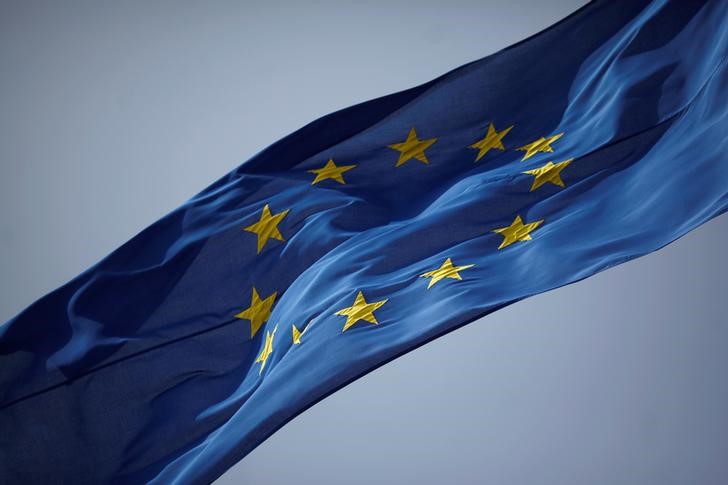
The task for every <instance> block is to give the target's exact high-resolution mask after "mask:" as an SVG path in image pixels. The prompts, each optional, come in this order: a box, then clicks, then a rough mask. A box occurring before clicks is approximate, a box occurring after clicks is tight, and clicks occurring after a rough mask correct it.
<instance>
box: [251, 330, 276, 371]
mask: <svg viewBox="0 0 728 485" xmlns="http://www.w3.org/2000/svg"><path fill="white" fill-rule="evenodd" d="M276 330H278V325H276V326H275V328H273V332H272V333H271V332H266V333H265V344H264V345H263V350H261V351H260V355H259V356H258V358H257V359H255V363H256V364H260V371H259V372H258V374H262V373H263V369H265V364H266V362H268V357H270V354H272V353H273V337H275V335H276Z"/></svg>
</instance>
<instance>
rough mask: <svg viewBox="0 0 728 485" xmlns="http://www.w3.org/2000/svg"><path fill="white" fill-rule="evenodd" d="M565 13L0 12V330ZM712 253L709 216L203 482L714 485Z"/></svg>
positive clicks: (359, 387) (16, 5) (723, 426)
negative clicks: (301, 139) (224, 192)
mask: <svg viewBox="0 0 728 485" xmlns="http://www.w3.org/2000/svg"><path fill="white" fill-rule="evenodd" d="M582 3H583V2H581V1H577V0H552V1H544V0H540V1H539V0H529V1H519V2H494V1H485V0H483V1H463V0H452V1H448V2H430V1H418V2H412V1H410V2H405V1H386V2H385V1H382V2H370V3H367V4H366V5H364V4H363V2H361V3H356V2H350V1H328V0H322V1H316V2H295V1H293V0H291V1H289V2H257V3H252V2H251V3H248V2H225V1H210V2H191V1H179V2H162V1H158V2H134V1H127V2H106V1H88V2H84V1H64V2H54V1H48V2H37V1H28V0H17V1H7V0H4V1H2V2H0V108H1V109H0V275H2V276H1V278H0V321H5V320H7V319H8V318H10V317H12V316H14V315H15V314H16V313H17V312H19V311H20V310H22V309H23V308H24V307H26V306H27V305H28V304H30V303H32V302H33V301H34V300H35V299H37V298H38V297H40V296H41V295H43V294H45V293H46V292H48V291H50V290H52V289H54V288H55V287H57V286H59V285H61V284H62V283H64V282H65V281H67V280H68V279H70V278H72V277H73V276H75V275H76V274H78V273H79V272H81V271H82V270H84V269H85V268H87V267H88V266H90V265H91V264H93V263H94V262H96V261H98V260H99V259H100V258H102V257H103V256H105V255H106V254H108V253H109V252H110V251H111V250H113V249H114V248H115V247H117V246H119V245H120V244H121V243H123V242H124V241H126V240H127V239H129V238H130V237H131V236H132V235H133V234H135V233H137V232H138V231H140V230H141V229H143V228H144V227H145V226H147V225H148V224H150V223H151V222H153V221H154V220H156V219H158V218H159V217H161V216H162V215H164V214H165V213H167V212H168V211H170V210H171V209H173V208H174V207H176V206H178V205H179V204H180V203H182V202H183V201H184V200H186V199H187V198H189V197H190V196H192V195H193V194H194V193H196V192H198V191H199V190H201V189H202V188H203V187H205V186H206V185H208V184H209V183H210V182H212V181H214V180H216V179H217V178H219V177H220V176H222V175H223V174H225V173H226V172H228V171H229V170H231V169H232V168H234V167H235V166H236V165H237V164H238V163H240V162H242V161H243V160H245V159H246V158H248V157H249V156H250V155H252V154H253V153H255V152H257V151H258V150H260V149H262V148H264V147H265V146H267V145H268V144H270V143H272V142H273V141H275V140H276V139H278V138H280V137H282V136H283V135H285V134H287V133H289V132H291V131H293V130H295V129H297V128H299V127H300V126H302V125H303V124H305V123H307V122H309V121H311V120H313V119H315V118H317V117H319V116H321V115H324V114H326V113H328V112H331V111H333V110H336V109H339V108H342V107H345V106H348V105H351V104H353V103H356V102H359V101H364V100H366V99H369V98H372V97H376V96H380V95H383V94H387V93H390V92H394V91H398V90H401V89H404V88H407V87H410V86H413V85H416V84H419V83H422V82H424V81H427V80H429V79H431V78H433V77H435V76H438V75H440V74H442V73H444V72H446V71H448V70H450V69H452V68H454V67H457V66H459V65H461V64H463V63H465V62H468V61H471V60H474V59H476V58H479V57H482V56H484V55H487V54H490V53H492V52H495V51H497V50H499V49H501V48H503V47H505V46H507V45H509V44H512V43H514V42H516V41H518V40H521V39H522V38H524V37H527V36H529V35H531V34H533V33H535V32H536V31H538V30H541V29H542V28H545V27H547V26H548V25H550V24H552V23H553V22H555V21H557V20H559V19H560V18H562V17H564V16H565V15H567V14H568V13H570V12H571V11H573V10H574V9H576V8H577V7H578V6H580V4H582ZM727 246H728V218H727V217H726V216H724V217H722V218H719V219H717V220H714V221H712V222H710V223H709V224H707V225H705V226H704V227H702V228H700V229H698V230H697V231H694V232H693V233H691V234H689V235H688V236H686V237H684V238H683V239H681V240H680V241H678V242H676V243H675V244H672V245H670V246H669V247H667V248H665V249H663V250H661V251H659V252H657V253H655V254H653V255H650V256H648V257H645V258H643V259H640V260H638V261H634V262H631V263H628V264H627V265H624V266H620V267H617V268H615V269H612V270H609V271H608V272H606V273H602V274H600V275H598V276H596V277H594V278H591V279H589V280H587V281H584V282H581V283H578V284H575V285H572V286H569V287H566V288H562V289H559V290H556V291H553V292H550V293H547V294H544V295H540V296H538V297H535V298H532V299H529V300H526V301H523V302H521V303H518V304H516V305H514V306H512V307H509V308H507V309H505V310H502V311H500V312H497V313H495V314H493V315H491V316H489V317H487V318H485V319H483V320H481V321H479V322H476V323H474V324H472V325H470V326H468V327H466V328H464V329H461V330H459V331H457V332H454V333H452V334H450V335H448V336H446V337H444V338H442V339H440V340H439V341H436V342H433V343H431V344H429V345H427V346H425V347H423V348H420V349H418V350H417V351H415V352H413V353H411V354H408V355H407V356H405V357H402V358H400V359H398V360H397V361H395V362H393V363H391V364H389V365H387V366H385V367H384V368H381V369H379V370H377V371H375V372H373V373H372V374H370V375H368V376H367V377H365V378H363V379H361V380H359V381H358V382H356V383H354V384H352V385H350V386H349V387H347V388H345V389H343V390H341V391H339V392H338V393H336V394H334V395H333V396H331V397H329V398H328V399H326V400H325V401H324V402H322V403H320V404H319V405H317V406H315V407H314V408H312V409H311V410H309V411H307V412H306V413H304V414H303V415H302V416H300V417H298V418H297V419H295V420H294V421H293V422H291V423H290V424H289V425H287V426H286V427H285V428H284V429H282V430H281V431H279V432H278V433H277V434H276V435H274V436H273V437H272V438H270V439H269V440H268V441H267V442H266V443H264V444H263V445H262V446H260V447H259V448H258V449H257V450H255V451H254V452H253V453H252V454H251V455H249V456H248V457H247V458H246V459H245V460H244V461H243V462H241V463H239V464H238V465H237V466H236V467H234V468H233V469H231V470H230V471H229V472H228V473H227V474H226V475H225V476H224V477H222V478H221V479H220V480H219V481H218V483H219V484H220V485H222V484H233V483H266V484H286V483H317V484H321V485H326V484H340V483H346V484H347V485H358V484H370V483H375V482H378V483H401V482H403V481H405V480H410V481H416V482H417V483H421V484H439V483H458V484H475V483H497V484H531V485H533V484H536V485H539V484H565V483H567V484H568V483H589V484H592V485H593V484H605V485H606V484H614V483H619V484H622V485H625V484H641V485H644V484H656V485H657V484H659V485H668V484H684V483H696V484H716V485H718V484H725V483H728V461H727V460H725V457H726V456H727V453H728V412H726V410H727V409H728V379H726V375H725V373H726V369H728V351H726V345H727V344H728V318H726V310H725V302H724V300H723V299H724V298H725V297H726V289H728V285H727V284H726V269H728V264H727V263H728V256H727V255H726V251H725V248H726V247H727ZM39 338H42V335H39Z"/></svg>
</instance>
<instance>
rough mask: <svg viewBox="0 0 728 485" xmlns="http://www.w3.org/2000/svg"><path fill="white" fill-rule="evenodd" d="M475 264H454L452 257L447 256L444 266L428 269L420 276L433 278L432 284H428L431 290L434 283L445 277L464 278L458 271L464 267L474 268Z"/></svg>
mask: <svg viewBox="0 0 728 485" xmlns="http://www.w3.org/2000/svg"><path fill="white" fill-rule="evenodd" d="M473 266H475V265H474V264H468V265H465V266H453V264H452V259H450V258H447V259H446V260H445V262H444V263H442V266H440V267H439V268H437V269H435V270H432V271H428V272H427V273H423V274H421V275H420V278H432V279H431V280H430V284H428V285H427V289H428V290H429V289H430V288H431V287H432V285H434V284H435V283H437V282H438V281H440V280H442V279H445V278H451V279H453V280H462V278H461V277H460V273H458V271H462V270H464V269H468V268H472V267H473Z"/></svg>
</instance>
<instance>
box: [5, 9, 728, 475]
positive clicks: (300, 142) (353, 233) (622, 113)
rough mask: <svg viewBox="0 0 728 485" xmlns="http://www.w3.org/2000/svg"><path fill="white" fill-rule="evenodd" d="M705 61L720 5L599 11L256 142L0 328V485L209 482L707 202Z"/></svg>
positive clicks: (727, 22)
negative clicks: (376, 374) (372, 375)
mask: <svg viewBox="0 0 728 485" xmlns="http://www.w3.org/2000/svg"><path fill="white" fill-rule="evenodd" d="M727 53H728V3H727V2H725V1H724V0H708V1H700V2H699V1H683V0H674V1H668V0H654V1H651V2H646V1H636V0H629V1H627V0H624V1H616V2H615V1H597V2H594V3H591V4H589V5H588V6H586V7H585V8H583V9H581V10H580V11H578V12H577V13H575V14H574V15H572V16H570V17H569V18H567V19H565V20H563V21H562V22H560V23H558V24H556V25H555V26H553V27H551V28H550V29H548V30H546V31H544V32H542V33H540V34H537V35H536V36H534V37H532V38H531V39H528V40H526V41H524V42H522V43H520V44H517V45H515V46H513V47H511V48H508V49H506V50H504V51H502V52H499V53H497V54H495V55H493V56H490V57H487V58H484V59H482V60H479V61H476V62H473V63H471V64H468V65H466V66H463V67H461V68H459V69H456V70H454V71H452V72H450V73H448V74H446V75H444V76H442V77H440V78H438V79H436V80H434V81H431V82H429V83H427V84H424V85H422V86H419V87H416V88H413V89H410V90H407V91H403V92H401V93H397V94H393V95H390V96H386V97H383V98H379V99H376V100H373V101H369V102H366V103H363V104H360V105H357V106H354V107H351V108H348V109H345V110H342V111H339V112H337V113H334V114H331V115H329V116H326V117H324V118H321V119H319V120H317V121H314V122H313V123H311V124H309V125H308V126H306V127H304V128H302V129H301V130H299V131H297V132H295V133H293V134H291V135H289V136H287V137H286V138H284V139H282V140H280V141H279V142H277V143H275V144H273V145H272V146H270V147H269V148H268V149H266V150H264V151H263V152H261V153H260V154H258V155H256V156H255V157H253V158H252V159H251V160H249V161H248V162H246V163H244V164H243V165H241V166H240V167H239V168H238V169H236V170H234V171H233V172H232V173H230V174H228V175H227V176H225V177H223V178H222V179H220V180H219V181H218V182H216V183H215V184H213V185H212V186H210V187H208V188H207V189H206V190H204V191H203V192H201V193H200V194H198V195H197V196H195V197H193V198H192V199H191V200H190V201H189V202H187V203H186V204H184V205H183V206H182V207H180V208H179V209H177V210H175V211H174V212H172V213H171V214H169V215H168V216H166V217H164V218H163V219H161V220H160V221H158V222H156V223H154V224H153V225H151V226H150V227H149V228H147V229H146V230H144V231H143V232H142V233H140V234H139V235H137V236H136V237H134V238H133V239H132V240H130V241H129V242H128V243H126V244H124V245H123V246H122V247H121V248H119V249H118V250H116V251H115V252H113V253H112V254H111V255H109V256H108V257H107V258H105V259H104V260H103V261H101V262H100V263H99V264H97V265H96V266H94V267H93V268H91V269H89V270H88V271H86V272H84V273H83V274H81V275H80V276H78V277H77V278H75V279H74V280H72V281H70V282H69V283H68V284H66V285H64V286H63V287H61V288H59V289H57V290H56V291H54V292H52V293H50V294H49V295H47V296H45V297H43V298H41V299H40V300H38V301H37V302H36V303H34V304H33V305H31V306H30V307H29V308H28V309H26V310H25V311H24V312H22V313H21V314H20V315H18V316H17V317H16V318H14V319H13V320H11V321H9V322H8V323H6V324H5V325H3V326H2V327H0V431H1V432H0V477H2V479H3V481H8V482H14V483H58V482H69V483H70V482H72V483H98V482H114V483H140V482H158V483H205V482H209V481H211V480H214V479H215V478H216V477H218V476H219V475H221V474H222V473H223V472H224V471H225V470H226V469H227V468H229V467H230V466H232V465H233V464H234V463H235V462H236V461H238V460H240V459H241V458H243V457H244V456H245V455H246V454H247V453H249V452H250V451H251V450H252V449H254V448H255V447H256V446H257V445H258V444H260V443H261V442H262V441H263V440H265V439H266V438H267V437H268V436H270V435H271V434H272V433H273V432H275V431H276V430H277V429H279V428H280V427H281V426H283V425H284V424H285V423H286V422H287V421H289V420H291V419H292V418H293V417H295V416H296V415H298V414H299V413H301V412H302V411H303V410H305V409H306V408H308V407H310V406H312V405H313V404H315V403H316V402H318V401H319V400H321V399H323V398H324V397H326V396H327V395H329V394H331V393H332V392H335V391H336V390H337V389H339V388H341V387H342V386H344V385H346V384H347V383H349V382H351V381H352V380H354V379H356V378H358V377H360V376H362V375H364V374H366V373H367V372H369V371H371V370H372V369H374V368H376V367H378V366H380V365H383V364H384V363H386V362H389V361H391V360H392V359H394V358H396V357H397V356H399V355H402V354H403V353H405V352H408V351H409V350H412V349H413V348H415V347H417V346H419V345H422V344H424V343H426V342H428V341H430V340H432V339H434V338H437V337H439V336H441V335H443V334H445V333H447V332H449V331H451V330H453V329H455V328H458V327H460V326H462V325H465V324H467V323H468V322H472V321H473V320H475V319H478V318H480V317H482V316H483V315H486V314H488V313H490V312H492V311H495V310H497V309H499V308H502V307H503V306H505V305H508V304H510V303H513V302H515V301H518V300H520V299H522V298H525V297H528V296H530V295H534V294H537V293H541V292H544V291H547V290H549V289H553V288H556V287H559V286H562V285H565V284H568V283H571V282H574V281H577V280H579V279H582V278H585V277H588V276H590V275H592V274H594V273H596V272H598V271H601V270H603V269H606V268H608V267H610V266H613V265H615V264H619V263H622V262H625V261H627V260H629V259H632V258H635V257H638V256H641V255H643V254H646V253H649V252H651V251H654V250H656V249H658V248H660V247H662V246H664V245H665V244H668V243H670V242H671V241H673V240H675V239H676V238H678V237H680V236H682V235H683V234H685V233H686V232H688V231H689V230H691V229H693V228H695V227H697V226H698V225H700V224H702V223H704V222H705V221H707V220H709V219H711V218H713V217H715V216H717V215H719V214H721V213H722V212H724V211H725V210H726V207H727V206H728V158H727V157H726V153H728V103H726V99H728V69H727V68H726V54H727ZM311 439H312V442H313V441H315V439H316V437H312V438H311Z"/></svg>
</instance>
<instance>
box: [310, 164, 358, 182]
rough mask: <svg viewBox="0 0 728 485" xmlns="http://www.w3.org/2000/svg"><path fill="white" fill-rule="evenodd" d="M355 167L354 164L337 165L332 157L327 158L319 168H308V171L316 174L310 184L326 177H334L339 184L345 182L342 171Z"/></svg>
mask: <svg viewBox="0 0 728 485" xmlns="http://www.w3.org/2000/svg"><path fill="white" fill-rule="evenodd" d="M354 167H356V165H339V166H337V165H336V164H335V163H334V161H333V159H329V161H328V162H326V165H324V166H323V167H321V168H317V169H314V170H308V172H309V173H314V174H316V178H315V179H313V182H311V185H316V184H317V183H319V182H322V181H324V180H326V179H334V180H336V181H337V182H339V183H340V184H342V185H343V184H345V183H346V182H344V177H343V173H344V172H347V171H349V170H351V169H352V168H354Z"/></svg>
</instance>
